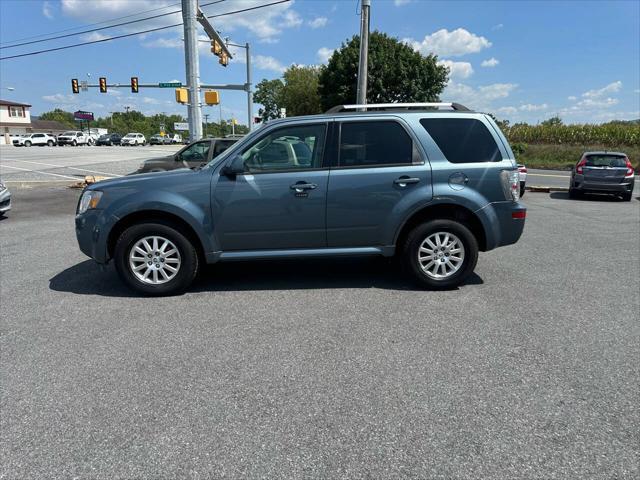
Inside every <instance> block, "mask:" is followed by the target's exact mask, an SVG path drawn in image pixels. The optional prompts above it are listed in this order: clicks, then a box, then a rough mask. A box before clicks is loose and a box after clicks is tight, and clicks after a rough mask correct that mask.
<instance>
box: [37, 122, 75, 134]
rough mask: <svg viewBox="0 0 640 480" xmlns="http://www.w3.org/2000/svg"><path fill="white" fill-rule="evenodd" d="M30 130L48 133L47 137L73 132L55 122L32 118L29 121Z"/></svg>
mask: <svg viewBox="0 0 640 480" xmlns="http://www.w3.org/2000/svg"><path fill="white" fill-rule="evenodd" d="M31 130H33V132H34V133H35V132H38V133H48V134H49V135H53V136H56V137H57V136H58V135H60V134H61V133H64V132H68V131H69V130H73V129H72V128H69V127H67V126H66V125H64V124H63V123H60V122H56V121H55V120H40V119H36V118H34V119H33V120H31Z"/></svg>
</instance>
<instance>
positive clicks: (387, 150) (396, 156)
mask: <svg viewBox="0 0 640 480" xmlns="http://www.w3.org/2000/svg"><path fill="white" fill-rule="evenodd" d="M412 161H413V142H412V140H411V137H410V136H409V135H408V134H407V132H406V131H405V130H404V128H402V127H401V126H400V125H399V124H398V123H397V122H393V121H371V122H345V123H343V124H342V127H341V131H340V166H341V167H365V166H373V167H375V166H382V165H411V164H412Z"/></svg>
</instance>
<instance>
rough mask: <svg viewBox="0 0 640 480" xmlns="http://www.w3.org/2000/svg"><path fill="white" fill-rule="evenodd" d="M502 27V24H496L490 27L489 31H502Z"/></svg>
mask: <svg viewBox="0 0 640 480" xmlns="http://www.w3.org/2000/svg"><path fill="white" fill-rule="evenodd" d="M503 27H504V24H502V23H498V24H497V25H494V26H493V27H491V30H502V28H503Z"/></svg>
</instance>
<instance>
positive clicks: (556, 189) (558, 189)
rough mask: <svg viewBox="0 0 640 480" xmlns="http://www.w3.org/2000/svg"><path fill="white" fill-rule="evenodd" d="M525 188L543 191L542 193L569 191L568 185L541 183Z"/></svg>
mask: <svg viewBox="0 0 640 480" xmlns="http://www.w3.org/2000/svg"><path fill="white" fill-rule="evenodd" d="M525 189H526V190H528V191H529V192H543V193H549V192H568V191H569V188H568V187H545V186H541V185H532V186H530V187H525Z"/></svg>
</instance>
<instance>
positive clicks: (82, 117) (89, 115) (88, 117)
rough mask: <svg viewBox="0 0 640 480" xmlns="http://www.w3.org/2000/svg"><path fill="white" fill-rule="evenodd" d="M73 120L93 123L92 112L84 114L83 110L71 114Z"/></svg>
mask: <svg viewBox="0 0 640 480" xmlns="http://www.w3.org/2000/svg"><path fill="white" fill-rule="evenodd" d="M73 118H75V119H76V120H89V121H93V112H85V111H83V110H78V111H77V112H73Z"/></svg>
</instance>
